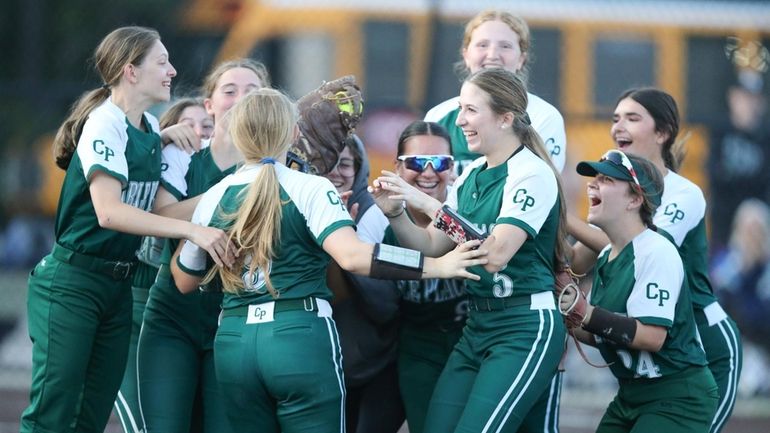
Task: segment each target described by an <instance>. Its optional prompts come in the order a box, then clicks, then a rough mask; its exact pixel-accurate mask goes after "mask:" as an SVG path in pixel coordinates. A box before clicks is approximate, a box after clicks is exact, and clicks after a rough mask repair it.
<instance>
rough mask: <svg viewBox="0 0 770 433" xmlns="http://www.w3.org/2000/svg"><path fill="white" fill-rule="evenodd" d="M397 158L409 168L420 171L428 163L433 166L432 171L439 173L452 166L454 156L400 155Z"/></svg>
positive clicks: (424, 168)
mask: <svg viewBox="0 0 770 433" xmlns="http://www.w3.org/2000/svg"><path fill="white" fill-rule="evenodd" d="M398 160H399V161H401V162H403V163H404V165H405V166H406V168H408V169H409V170H413V171H416V172H418V173H422V172H423V171H425V170H426V169H427V168H428V164H430V165H431V166H432V167H433V171H435V172H436V173H441V172H442V171H446V170H449V169H450V168H451V167H452V161H454V158H453V157H452V156H451V155H401V156H399V157H398Z"/></svg>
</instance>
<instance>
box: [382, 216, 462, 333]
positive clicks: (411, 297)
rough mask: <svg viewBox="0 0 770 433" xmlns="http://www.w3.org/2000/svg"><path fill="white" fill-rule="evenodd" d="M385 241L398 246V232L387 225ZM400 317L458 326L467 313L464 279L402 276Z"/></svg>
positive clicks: (416, 322) (426, 323)
mask: <svg viewBox="0 0 770 433" xmlns="http://www.w3.org/2000/svg"><path fill="white" fill-rule="evenodd" d="M382 242H383V243H385V244H388V245H395V246H399V243H398V239H397V238H396V234H395V233H394V232H393V229H392V228H390V227H388V228H387V230H385V238H384V239H383V240H382ZM397 285H398V289H399V291H400V292H401V319H402V321H403V322H404V323H407V324H410V325H412V326H415V327H418V328H427V327H431V328H436V329H443V330H448V329H459V328H462V326H463V325H464V324H465V319H466V318H467V316H468V299H467V296H466V294H465V280H460V279H455V280H444V279H428V280H400V281H398V282H397Z"/></svg>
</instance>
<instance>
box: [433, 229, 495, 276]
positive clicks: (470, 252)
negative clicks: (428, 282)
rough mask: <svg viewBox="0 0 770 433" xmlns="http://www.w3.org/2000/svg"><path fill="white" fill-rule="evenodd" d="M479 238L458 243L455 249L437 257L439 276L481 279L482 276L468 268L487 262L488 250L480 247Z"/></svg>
mask: <svg viewBox="0 0 770 433" xmlns="http://www.w3.org/2000/svg"><path fill="white" fill-rule="evenodd" d="M479 245H481V241H479V240H478V239H476V240H472V241H468V242H465V243H462V244H460V245H457V247H455V249H453V250H452V251H450V252H448V253H446V254H444V255H443V256H441V257H439V258H438V259H436V266H437V270H438V274H439V278H466V279H469V280H474V281H479V280H480V279H481V277H480V276H478V275H476V274H473V273H471V272H469V271H468V270H467V268H470V267H472V266H483V265H485V264H487V261H488V260H487V258H486V257H485V256H486V255H487V250H486V249H483V248H479Z"/></svg>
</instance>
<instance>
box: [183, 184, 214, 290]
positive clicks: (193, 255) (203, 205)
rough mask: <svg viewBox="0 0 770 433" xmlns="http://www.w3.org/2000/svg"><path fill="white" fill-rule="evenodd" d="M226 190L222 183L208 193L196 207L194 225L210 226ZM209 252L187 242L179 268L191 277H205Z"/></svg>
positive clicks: (193, 217) (192, 220) (193, 218)
mask: <svg viewBox="0 0 770 433" xmlns="http://www.w3.org/2000/svg"><path fill="white" fill-rule="evenodd" d="M225 189H226V185H225V184H224V183H222V182H220V183H219V184H217V185H215V186H214V187H212V188H211V189H209V190H208V191H206V192H205V193H204V194H203V196H202V197H201V200H200V201H199V202H198V205H197V206H196V207H195V212H193V216H192V219H191V220H190V221H191V222H192V223H193V224H198V225H202V226H208V225H209V224H210V223H211V220H212V218H213V216H214V212H215V211H216V210H217V209H218V208H219V202H220V200H221V199H222V195H223V194H224V191H225ZM207 254H208V252H207V251H206V250H204V249H203V248H201V247H199V246H198V245H196V244H194V243H192V242H190V241H187V242H185V244H184V246H183V247H182V251H181V253H180V254H179V258H177V264H178V265H179V268H180V269H182V270H183V271H185V272H186V273H188V274H191V275H198V276H203V275H205V273H206V270H207V269H206V260H207Z"/></svg>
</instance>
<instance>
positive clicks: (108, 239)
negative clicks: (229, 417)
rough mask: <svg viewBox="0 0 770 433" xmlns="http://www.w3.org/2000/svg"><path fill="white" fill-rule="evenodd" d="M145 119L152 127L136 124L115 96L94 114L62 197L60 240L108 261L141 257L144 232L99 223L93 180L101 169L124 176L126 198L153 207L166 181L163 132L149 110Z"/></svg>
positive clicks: (121, 178)
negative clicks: (162, 175)
mask: <svg viewBox="0 0 770 433" xmlns="http://www.w3.org/2000/svg"><path fill="white" fill-rule="evenodd" d="M142 124H143V125H144V129H145V130H146V131H147V132H145V131H142V130H139V129H137V128H135V127H133V126H132V125H131V124H130V123H129V122H128V119H127V118H126V114H125V113H124V112H123V111H122V110H121V109H120V108H118V106H116V105H115V104H113V103H112V100H111V99H107V100H106V101H104V102H103V103H102V104H101V105H100V106H98V107H96V108H95V109H94V110H93V111H92V112H91V114H89V116H88V119H87V120H86V122H85V124H84V125H83V132H82V133H81V135H80V139H79V140H78V144H77V150H76V151H75V154H74V155H73V156H72V161H71V162H70V165H69V168H67V174H66V175H65V177H64V184H63V185H62V191H61V195H60V197H59V208H58V210H57V212H56V227H55V233H56V242H57V243H59V244H60V245H62V246H63V247H65V248H68V249H70V250H73V251H76V252H79V253H82V254H87V255H91V256H97V257H101V258H104V259H108V260H121V261H134V260H136V250H137V249H138V248H139V243H140V240H141V237H140V236H137V235H133V234H129V233H122V232H118V231H115V230H109V229H105V228H102V227H100V226H99V222H98V219H97V217H96V211H95V210H94V205H93V202H92V201H91V192H90V190H89V184H90V181H91V178H92V177H93V175H94V174H95V173H96V172H97V171H99V172H102V173H105V174H107V175H108V176H112V177H114V178H116V179H118V180H119V181H120V183H121V185H122V187H123V189H122V193H121V201H122V202H123V203H126V204H128V205H130V206H134V207H137V208H139V209H141V210H144V211H150V210H152V206H153V203H154V202H155V193H156V192H157V191H158V183H159V181H160V170H161V150H160V149H161V148H160V135H158V132H157V131H159V127H158V121H157V120H156V119H155V118H154V117H153V116H152V115H150V114H149V113H144V115H143V117H142Z"/></svg>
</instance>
